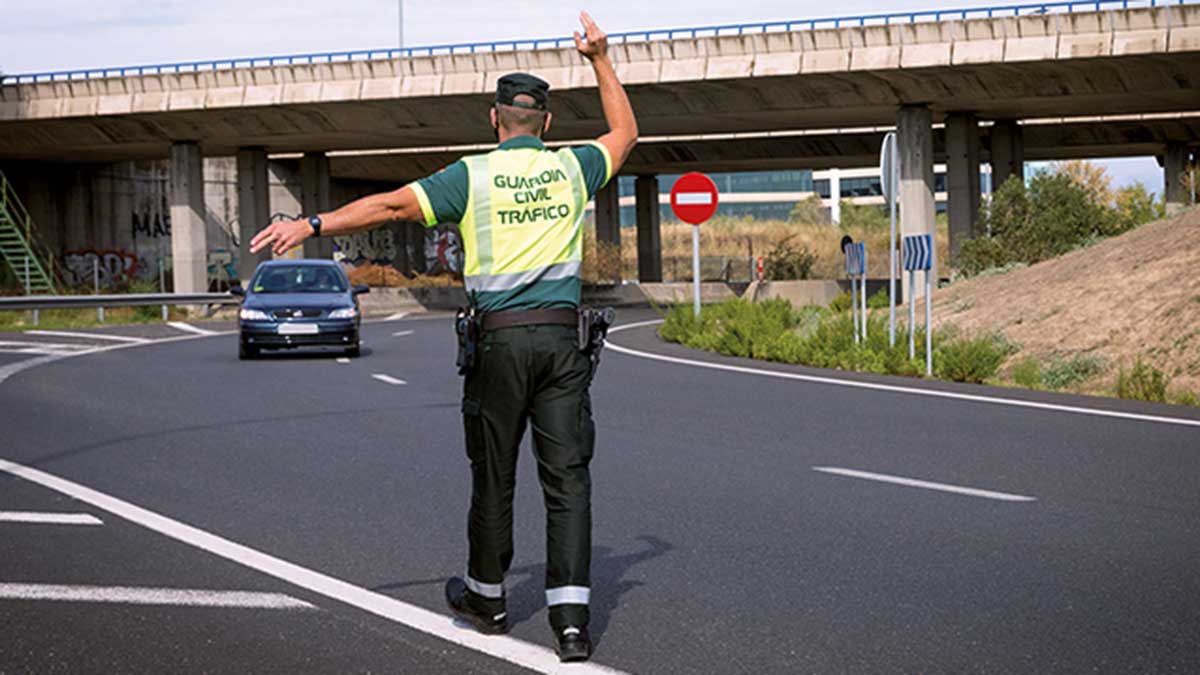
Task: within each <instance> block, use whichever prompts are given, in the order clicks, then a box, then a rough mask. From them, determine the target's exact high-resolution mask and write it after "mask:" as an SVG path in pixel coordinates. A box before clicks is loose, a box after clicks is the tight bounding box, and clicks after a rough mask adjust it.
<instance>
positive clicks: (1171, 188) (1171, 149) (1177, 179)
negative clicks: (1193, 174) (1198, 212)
mask: <svg viewBox="0 0 1200 675" xmlns="http://www.w3.org/2000/svg"><path fill="white" fill-rule="evenodd" d="M1187 159H1188V151H1187V147H1186V146H1185V145H1183V144H1182V143H1168V144H1167V148H1166V152H1164V153H1163V179H1164V183H1163V196H1164V197H1165V201H1166V205H1167V215H1168V216H1172V215H1175V214H1176V213H1179V212H1180V211H1182V210H1183V209H1184V208H1185V207H1186V206H1187V203H1188V201H1189V199H1190V197H1191V195H1189V194H1188V192H1189V191H1188V189H1187V188H1188V186H1187V185H1185V184H1184V182H1185V181H1186V180H1187V176H1186V173H1187V171H1186V167H1187V164H1188V161H1187Z"/></svg>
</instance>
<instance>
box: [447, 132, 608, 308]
mask: <svg viewBox="0 0 1200 675" xmlns="http://www.w3.org/2000/svg"><path fill="white" fill-rule="evenodd" d="M463 162H464V163H465V164H466V166H467V174H468V177H469V178H468V184H469V186H470V187H469V191H468V198H467V207H466V210H465V212H464V214H463V218H462V220H461V222H460V223H459V228H460V231H461V234H462V241H463V250H464V253H465V259H464V261H463V276H464V280H465V282H466V290H467V293H468V296H469V297H471V298H473V299H474V300H475V301H476V302H477V304H478V306H479V308H480V309H481V310H483V311H485V312H488V311H501V310H505V309H513V308H521V307H526V306H529V304H530V302H529V300H530V298H538V297H540V298H541V299H542V300H545V299H546V298H545V297H544V293H539V286H540V287H541V290H542V291H546V290H547V289H551V288H553V289H555V290H554V291H553V293H554V294H555V298H554V299H555V300H556V301H555V302H554V303H553V304H578V303H579V283H580V282H579V275H580V268H581V266H582V261H583V216H584V209H585V207H586V204H587V185H586V183H585V182H584V177H583V170H582V168H581V167H580V166H579V160H578V159H576V157H575V154H574V153H573V152H571V150H570V149H569V148H563V149H562V150H558V151H549V150H544V149H538V148H512V149H506V150H495V151H493V152H489V153H487V154H485V155H472V156H468V157H464V158H463ZM534 304H543V305H544V304H545V302H542V303H536V302H535V303H534Z"/></svg>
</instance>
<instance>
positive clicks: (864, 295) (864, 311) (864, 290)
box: [858, 246, 867, 342]
mask: <svg viewBox="0 0 1200 675" xmlns="http://www.w3.org/2000/svg"><path fill="white" fill-rule="evenodd" d="M859 288H860V289H861V292H860V293H859V294H858V295H859V298H860V299H861V301H862V311H861V312H859V316H861V317H862V319H861V321H862V338H863V342H866V341H867V249H866V247H865V246H864V247H863V252H862V281H861V282H859Z"/></svg>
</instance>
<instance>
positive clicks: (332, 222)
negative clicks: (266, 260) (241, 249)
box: [250, 186, 424, 255]
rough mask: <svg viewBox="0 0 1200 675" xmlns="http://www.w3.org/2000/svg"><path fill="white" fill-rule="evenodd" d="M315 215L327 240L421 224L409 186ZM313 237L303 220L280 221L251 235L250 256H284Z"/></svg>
mask: <svg viewBox="0 0 1200 675" xmlns="http://www.w3.org/2000/svg"><path fill="white" fill-rule="evenodd" d="M318 215H320V217H321V234H322V235H328V236H334V235H343V234H351V233H354V232H361V231H363V230H369V229H371V228H374V227H379V226H380V225H382V224H384V223H386V222H388V221H390V220H415V221H424V217H423V216H422V215H421V206H420V203H419V202H418V201H417V195H416V193H414V192H413V191H412V188H410V187H408V186H405V187H402V188H400V189H399V190H393V191H391V192H381V193H379V194H374V195H369V196H366V197H363V198H362V199H356V200H355V201H352V202H350V203H349V204H346V205H345V206H343V207H342V208H340V209H338V210H336V211H332V212H330V213H322V214H318ZM312 234H313V229H312V225H309V223H308V220H306V219H301V220H288V221H280V222H278V223H274V224H272V225H271V226H270V227H267V228H266V229H264V230H262V231H261V232H259V233H258V234H256V235H254V239H252V240H251V241H250V252H251V253H258V252H259V251H261V250H262V249H264V248H266V247H268V246H270V247H271V249H272V250H273V251H274V252H275V255H283V254H284V253H287V252H288V251H290V250H291V249H293V248H295V247H296V246H299V245H300V244H301V243H302V242H303V241H304V240H305V239H308V238H309V237H311V236H312Z"/></svg>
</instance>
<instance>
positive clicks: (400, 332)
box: [392, 330, 413, 337]
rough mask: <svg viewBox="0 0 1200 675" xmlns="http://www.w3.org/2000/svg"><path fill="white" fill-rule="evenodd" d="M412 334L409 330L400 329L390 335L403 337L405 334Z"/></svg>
mask: <svg viewBox="0 0 1200 675" xmlns="http://www.w3.org/2000/svg"><path fill="white" fill-rule="evenodd" d="M412 334H413V332H412V331H411V330H402V331H398V332H395V333H392V337H405V336H407V335H412Z"/></svg>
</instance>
